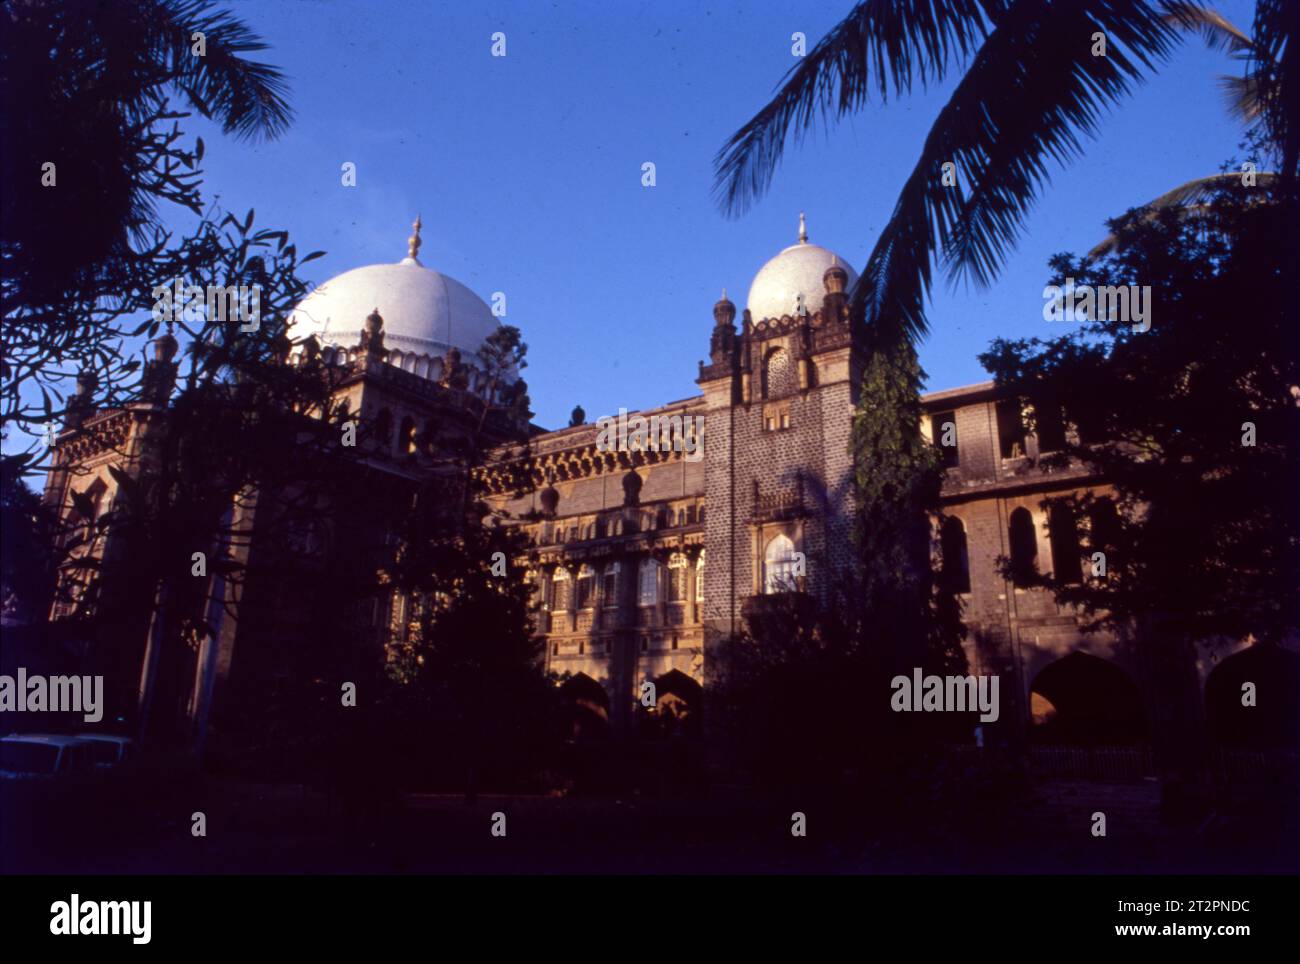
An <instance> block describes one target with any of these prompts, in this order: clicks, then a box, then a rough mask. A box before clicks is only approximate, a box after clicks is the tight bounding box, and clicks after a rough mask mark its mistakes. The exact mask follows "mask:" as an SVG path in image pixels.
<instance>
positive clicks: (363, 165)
mask: <svg viewBox="0 0 1300 964" xmlns="http://www.w3.org/2000/svg"><path fill="white" fill-rule="evenodd" d="M228 6H230V7H231V8H232V9H233V10H235V11H237V12H238V13H239V15H240V16H242V17H244V18H245V19H246V20H247V21H248V22H249V23H250V24H251V25H252V26H253V28H254V29H255V30H256V31H258V32H259V33H260V34H261V35H262V36H263V37H264V38H265V39H266V40H267V41H268V42H269V43H270V44H271V50H269V51H267V52H265V53H264V54H263V55H262V56H263V58H264V59H266V60H269V61H270V62H272V63H275V64H277V65H278V66H280V67H281V68H282V69H283V70H285V72H286V73H287V74H288V75H289V77H290V80H291V84H292V95H291V99H292V103H293V106H294V108H295V110H296V113H297V119H296V122H295V123H294V125H293V127H292V129H291V130H290V131H289V133H288V134H287V135H285V136H284V137H283V138H282V139H280V140H279V141H276V142H274V143H271V144H266V145H257V146H250V145H248V144H244V143H239V142H236V141H233V140H230V139H227V138H224V137H222V136H221V135H220V134H219V133H216V132H214V131H213V130H211V129H209V128H208V127H207V126H206V125H204V124H201V123H199V122H198V121H197V120H191V121H190V122H189V128H190V130H192V131H193V132H194V133H201V134H202V135H203V136H204V140H205V142H206V145H207V157H206V188H205V189H206V192H207V193H208V194H209V195H212V194H218V195H220V196H221V201H222V204H223V205H224V206H226V207H227V208H228V209H230V210H233V211H236V212H238V213H242V212H244V211H245V210H247V209H248V208H249V207H255V208H256V209H257V212H258V223H259V224H260V225H262V226H263V227H268V226H275V227H284V228H287V229H289V231H290V233H291V235H292V236H293V238H294V239H295V241H296V242H297V243H298V246H299V250H301V251H307V250H312V249H316V248H324V249H326V250H327V251H328V256H327V257H326V258H323V259H321V260H319V261H316V262H314V263H313V264H311V265H309V266H308V269H309V270H310V271H311V272H312V274H311V279H312V280H313V281H315V282H321V281H324V280H326V279H328V278H329V277H331V276H332V275H334V274H337V273H339V272H342V271H345V270H347V269H349V268H353V267H357V266H359V265H363V264H371V263H375V262H382V261H397V260H399V259H400V258H401V257H403V256H404V254H405V247H406V237H407V235H408V234H409V233H410V223H411V221H412V219H413V218H414V216H415V214H416V213H417V212H419V213H421V214H422V215H423V218H424V225H425V227H424V247H423V249H422V251H421V253H420V257H421V260H422V261H423V262H424V264H426V265H428V266H430V267H433V268H436V269H438V270H439V271H442V272H444V273H446V274H448V275H450V276H452V277H454V278H457V279H459V280H460V281H462V282H464V283H465V284H467V285H468V286H469V287H470V288H472V289H474V291H476V292H477V293H478V294H479V295H480V296H481V297H483V298H484V299H485V300H487V299H488V298H490V296H491V293H492V292H494V291H503V292H505V293H506V295H507V299H508V314H507V318H506V320H507V321H508V322H510V323H512V324H515V325H518V326H519V327H520V328H521V329H522V331H523V333H524V337H525V340H526V341H527V342H528V344H529V349H530V350H529V360H530V367H529V369H528V370H527V372H526V373H525V375H526V377H527V378H528V381H529V385H530V387H531V393H532V398H533V407H534V410H535V411H536V413H537V421H538V422H539V423H540V424H542V425H545V426H547V427H558V426H561V425H564V424H566V423H567V419H568V415H569V411H570V409H571V408H572V407H573V405H574V404H575V403H581V404H582V405H583V406H584V407H585V408H586V410H587V414H588V419H589V420H594V419H595V417H596V416H598V415H602V414H606V413H611V412H615V411H617V409H618V408H619V407H620V406H624V407H627V408H629V409H635V408H641V407H645V406H650V405H655V404H659V403H662V402H666V401H670V400H674V399H679V398H684V397H687V396H689V395H692V394H695V393H696V391H697V388H696V386H695V384H694V378H695V376H696V374H697V369H696V362H697V361H698V360H699V359H701V358H704V357H705V355H706V354H707V352H708V343H709V333H710V331H711V329H712V325H713V319H712V316H711V309H712V305H713V303H714V302H715V301H716V300H717V298H718V295H719V293H720V290H721V289H722V288H723V286H726V287H727V289H728V293H729V294H730V296H731V298H732V300H733V301H735V302H736V303H737V305H738V307H739V308H740V309H742V310H743V308H744V296H745V294H746V292H747V291H748V289H749V284H750V281H751V280H752V278H753V276H754V273H755V272H756V271H757V270H758V268H759V267H760V266H761V265H762V264H763V262H764V261H765V260H766V259H767V258H769V257H771V256H772V255H773V254H775V253H776V252H777V251H778V250H780V249H781V248H782V247H785V246H786V245H789V244H792V243H793V242H794V240H795V233H796V228H797V220H798V212H799V211H800V210H805V211H806V212H807V215H808V227H809V234H810V237H811V240H812V241H814V242H816V243H819V244H823V245H825V246H826V247H829V248H832V249H833V250H836V251H838V252H839V253H840V254H841V255H843V256H845V257H847V258H848V259H849V260H850V261H851V262H852V264H853V265H854V267H855V268H857V269H859V270H860V269H861V268H862V266H863V264H864V263H865V261H866V258H867V255H868V253H869V252H870V250H871V245H872V243H873V241H874V239H875V236H876V234H877V232H878V231H879V229H880V228H881V226H882V225H883V223H884V221H885V219H886V217H887V215H888V213H889V211H890V209H891V208H892V206H893V204H894V201H895V199H896V197H897V192H898V189H899V187H900V186H901V185H902V183H903V180H904V179H905V178H906V176H907V174H908V173H909V172H910V170H911V168H912V166H913V165H914V163H915V160H916V156H917V152H918V150H919V147H920V144H921V142H922V140H923V138H924V136H925V133H926V132H927V130H928V128H929V125H930V124H931V122H932V121H933V118H934V116H935V113H936V112H937V110H938V108H939V106H940V105H941V104H942V103H943V100H944V99H945V98H946V93H947V92H946V91H944V90H939V91H933V92H931V93H928V94H918V95H915V96H913V97H912V98H911V99H908V100H904V101H901V102H898V103H891V104H889V105H887V106H885V107H882V108H879V109H872V110H871V111H869V112H867V113H864V114H862V115H859V116H858V117H856V118H854V119H852V120H850V121H846V122H844V123H841V124H839V125H836V126H834V127H832V128H831V129H830V130H829V132H828V133H826V134H824V135H822V134H819V135H817V136H816V137H814V138H813V139H811V140H810V141H807V142H805V144H804V146H803V147H802V148H800V149H791V150H790V151H788V152H787V157H786V161H785V162H784V164H783V165H782V167H781V169H780V170H779V171H778V173H777V176H776V180H775V182H774V185H773V189H772V190H771V192H770V193H769V194H768V195H767V196H766V197H765V198H764V199H763V200H762V201H761V202H760V203H759V204H758V205H757V207H756V208H754V209H753V210H751V212H750V213H748V214H747V215H745V216H744V217H743V218H741V219H739V220H728V219H726V218H724V217H723V216H722V215H721V213H720V212H719V210H718V208H717V207H716V206H715V205H714V203H713V202H712V200H711V193H710V191H711V185H712V181H713V172H712V159H713V156H714V153H715V152H716V151H717V150H718V148H719V146H720V145H721V144H722V143H723V142H724V140H725V139H726V138H727V137H728V136H729V135H730V134H731V133H732V132H733V131H734V130H735V129H736V128H737V127H738V126H740V125H741V124H742V123H743V122H744V121H746V120H747V119H748V118H749V117H750V115H751V114H752V113H753V112H754V111H755V110H756V109H757V108H758V107H760V106H761V105H762V104H763V103H764V102H765V101H766V99H767V97H768V96H769V94H770V93H771V92H772V90H773V88H774V86H775V85H776V83H777V82H778V81H779V80H780V78H781V77H782V76H783V74H784V73H785V71H786V70H787V69H788V68H789V67H790V66H791V64H792V63H793V57H792V55H791V53H790V43H791V41H790V36H791V34H792V33H793V32H794V31H803V32H804V33H806V34H807V36H808V45H809V47H810V48H811V46H812V45H813V44H814V43H815V42H816V40H817V39H818V38H820V37H821V36H822V34H823V33H824V32H825V31H826V30H827V29H829V28H830V27H831V26H832V25H833V24H834V23H836V22H837V21H838V20H839V18H840V17H842V16H843V15H844V14H845V13H846V12H847V11H848V10H849V9H850V7H851V6H852V3H851V2H850V0H834V2H821V0H818V2H800V3H797V4H795V3H790V2H788V0H777V2H770V0H764V2H754V0H744V2H736V0H732V2H718V0H707V2H704V0H701V2H687V0H661V2H656V3H648V2H646V3H633V2H627V0H615V2H609V0H604V2H564V3H542V2H538V0H531V2H529V0H519V2H500V0H492V2H487V3H474V4H465V3H463V2H462V3H437V2H432V0H416V2H401V0H256V2H237V3H233V4H228ZM1217 8H1218V9H1219V10H1220V11H1221V12H1223V13H1224V14H1225V15H1227V16H1228V18H1229V19H1231V20H1233V21H1234V22H1235V23H1237V24H1238V25H1239V26H1241V27H1243V28H1245V29H1249V27H1250V23H1251V15H1252V11H1253V3H1250V2H1243V0H1224V2H1220V3H1218V4H1217ZM498 30H500V31H503V32H504V33H505V34H506V42H507V56H506V57H504V58H494V57H492V56H490V48H491V39H490V38H491V35H492V33H493V32H494V31H498ZM1238 69H1239V68H1238V66H1237V65H1236V64H1234V63H1233V62H1232V61H1230V60H1229V59H1228V58H1227V57H1226V56H1225V55H1223V54H1214V53H1210V52H1208V51H1207V50H1206V49H1205V48H1204V45H1203V44H1202V43H1201V42H1200V41H1199V39H1194V38H1192V39H1189V40H1188V42H1187V43H1185V44H1184V45H1183V47H1182V49H1181V50H1180V51H1179V52H1178V53H1176V54H1175V57H1174V60H1173V62H1172V63H1171V64H1170V65H1169V67H1168V69H1166V70H1165V71H1164V72H1163V73H1162V74H1160V75H1159V76H1157V77H1156V78H1155V79H1154V80H1153V81H1152V82H1151V83H1149V84H1148V85H1147V86H1146V87H1144V88H1142V89H1141V90H1139V91H1138V93H1137V95H1136V96H1135V97H1133V98H1132V99H1130V100H1129V101H1127V102H1126V103H1125V104H1124V105H1123V106H1122V107H1121V108H1120V109H1119V110H1117V111H1115V112H1113V113H1112V114H1111V115H1110V116H1109V118H1108V119H1107V121H1106V124H1105V130H1104V134H1103V136H1102V137H1101V138H1100V139H1099V140H1097V141H1095V142H1093V143H1092V144H1091V146H1090V147H1089V150H1088V155H1087V156H1086V157H1085V158H1084V159H1083V160H1082V161H1080V162H1078V163H1076V164H1074V165H1072V166H1071V167H1070V168H1068V169H1065V170H1060V169H1055V170H1054V171H1053V175H1052V177H1053V183H1052V184H1051V185H1050V186H1049V187H1048V189H1047V191H1046V193H1045V195H1044V197H1043V199H1042V200H1041V202H1040V203H1039V205H1038V206H1037V208H1036V209H1035V212H1034V214H1033V216H1032V217H1031V218H1030V219H1029V221H1028V223H1027V230H1026V233H1025V236H1024V238H1023V239H1022V241H1021V245H1020V249H1019V251H1018V252H1017V253H1016V254H1015V255H1014V256H1013V258H1012V259H1011V261H1010V262H1009V264H1008V265H1007V266H1006V268H1005V270H1004V271H1003V273H1002V275H1001V277H1000V279H999V280H998V281H997V282H996V284H995V285H994V286H993V287H992V288H990V289H988V290H974V289H972V290H964V289H961V288H959V289H956V290H952V289H949V288H948V287H947V285H946V283H944V284H941V286H940V288H939V289H938V290H937V291H936V297H935V299H934V303H933V306H932V309H931V313H930V316H931V320H932V326H933V334H932V335H931V337H930V338H929V340H928V341H927V342H926V343H925V344H924V345H923V346H922V349H921V360H922V363H923V364H924V366H925V368H926V369H927V370H928V372H929V374H930V381H929V387H930V388H945V387H952V386H956V385H961V384H967V383H970V382H974V381H979V380H982V379H983V378H985V377H987V376H986V375H985V373H984V372H983V370H982V369H981V368H980V366H979V364H978V362H977V361H976V355H977V354H978V353H979V352H980V351H982V350H983V349H984V348H985V347H987V345H988V343H989V341H990V340H991V339H993V338H994V337H997V336H999V335H1006V336H1021V335H1024V336H1028V335H1034V334H1039V335H1042V334H1047V333H1048V332H1046V330H1045V324H1046V323H1045V322H1044V321H1043V320H1042V314H1041V312H1042V305H1043V299H1042V289H1043V285H1044V283H1045V280H1046V275H1047V269H1046V261H1047V259H1048V257H1049V256H1050V255H1051V254H1053V253H1055V252H1058V251H1063V250H1072V251H1083V250H1086V249H1087V248H1089V247H1091V246H1092V244H1093V243H1095V242H1096V241H1097V240H1098V239H1099V238H1100V237H1102V235H1103V231H1104V228H1103V221H1104V220H1105V218H1107V217H1108V216H1112V215H1115V214H1118V213H1120V212H1122V211H1123V210H1124V209H1126V208H1127V207H1130V206H1132V205H1135V204H1138V203H1141V202H1143V201H1146V200H1149V199H1150V198H1153V197H1155V196H1157V195H1159V194H1161V193H1163V192H1164V191H1165V190H1167V189H1168V188H1169V187H1171V186H1173V185H1176V184H1179V183H1181V182H1183V181H1185V180H1188V179H1191V178H1193V177H1198V176H1201V175H1205V174H1211V173H1214V172H1216V171H1217V170H1218V168H1219V165H1220V163H1221V162H1222V161H1224V160H1225V159H1227V158H1228V157H1230V156H1235V154H1236V145H1237V143H1238V141H1239V139H1240V130H1239V129H1238V127H1237V126H1236V125H1235V123H1234V122H1232V121H1231V120H1229V119H1228V118H1227V117H1226V115H1225V113H1224V110H1223V106H1222V99H1221V97H1220V95H1219V92H1218V90H1217V88H1216V87H1215V78H1216V76H1217V75H1218V74H1221V73H1226V72H1230V71H1231V72H1235V71H1236V70H1238ZM345 161H353V162H355V163H356V165H357V186H356V187H351V188H348V187H343V186H342V185H341V184H340V166H341V165H342V164H343V162H345ZM645 161H653V162H654V163H655V165H656V166H657V176H658V184H657V186H656V187H654V188H644V187H642V185H641V164H642V163H643V162H645ZM1155 312H1156V319H1155V321H1156V323H1157V324H1158V323H1159V317H1158V313H1159V306H1158V305H1156V306H1155ZM358 327H360V320H358Z"/></svg>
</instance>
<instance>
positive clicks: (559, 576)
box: [551, 569, 573, 612]
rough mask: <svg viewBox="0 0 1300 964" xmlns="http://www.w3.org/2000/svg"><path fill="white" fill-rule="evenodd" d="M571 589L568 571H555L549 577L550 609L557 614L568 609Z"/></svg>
mask: <svg viewBox="0 0 1300 964" xmlns="http://www.w3.org/2000/svg"><path fill="white" fill-rule="evenodd" d="M572 588H573V587H572V585H571V584H570V581H569V570H567V569H556V570H555V575H553V576H552V577H551V608H552V609H554V610H556V611H557V612H564V611H565V610H566V609H568V608H569V600H570V598H571V590H572Z"/></svg>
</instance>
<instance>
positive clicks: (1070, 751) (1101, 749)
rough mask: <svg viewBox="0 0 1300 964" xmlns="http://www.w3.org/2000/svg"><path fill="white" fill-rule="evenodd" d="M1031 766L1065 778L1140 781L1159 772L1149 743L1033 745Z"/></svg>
mask: <svg viewBox="0 0 1300 964" xmlns="http://www.w3.org/2000/svg"><path fill="white" fill-rule="evenodd" d="M1029 766H1030V768H1031V770H1032V771H1033V772H1034V773H1035V774H1036V775H1038V776H1044V777H1057V778H1060V779H1066V780H1101V781H1128V780H1141V779H1142V778H1143V777H1148V776H1155V772H1156V771H1155V763H1154V761H1153V759H1152V756H1151V748H1150V747H1148V746H1033V747H1030V748H1029Z"/></svg>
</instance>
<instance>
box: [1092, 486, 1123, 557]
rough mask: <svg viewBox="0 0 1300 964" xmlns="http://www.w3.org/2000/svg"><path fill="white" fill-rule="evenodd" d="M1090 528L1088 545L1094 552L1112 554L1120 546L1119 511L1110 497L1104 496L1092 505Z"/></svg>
mask: <svg viewBox="0 0 1300 964" xmlns="http://www.w3.org/2000/svg"><path fill="white" fill-rule="evenodd" d="M1088 528H1089V530H1090V531H1089V538H1088V544H1089V545H1090V546H1091V547H1092V550H1093V552H1110V551H1111V550H1112V549H1114V548H1115V546H1117V545H1118V544H1119V530H1120V524H1119V510H1117V509H1116V508H1115V503H1114V501H1113V500H1112V499H1111V498H1110V497H1109V496H1102V497H1101V498H1100V499H1098V500H1097V501H1096V502H1094V503H1093V504H1092V510H1091V511H1090V512H1089V513H1088Z"/></svg>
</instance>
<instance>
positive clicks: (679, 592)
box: [668, 552, 690, 602]
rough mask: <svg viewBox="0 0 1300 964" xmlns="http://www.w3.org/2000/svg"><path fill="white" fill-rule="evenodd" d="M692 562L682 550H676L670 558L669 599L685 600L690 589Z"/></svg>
mask: <svg viewBox="0 0 1300 964" xmlns="http://www.w3.org/2000/svg"><path fill="white" fill-rule="evenodd" d="M689 579H690V563H688V562H687V561H686V557H685V556H684V555H682V554H681V553H680V552H675V553H673V554H672V556H670V557H669V559H668V601H669V602H685V601H686V594H687V593H688V592H689V591H690V583H689V582H688V580H689Z"/></svg>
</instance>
